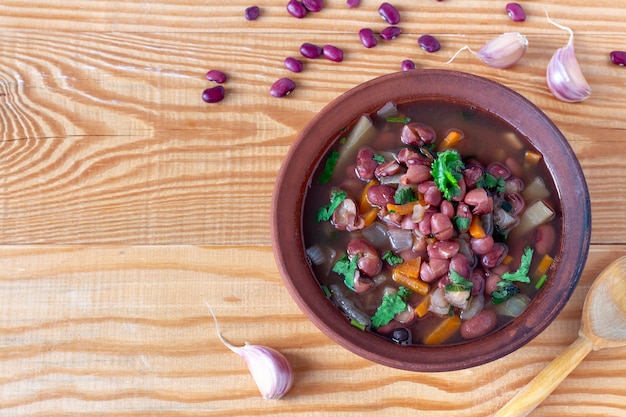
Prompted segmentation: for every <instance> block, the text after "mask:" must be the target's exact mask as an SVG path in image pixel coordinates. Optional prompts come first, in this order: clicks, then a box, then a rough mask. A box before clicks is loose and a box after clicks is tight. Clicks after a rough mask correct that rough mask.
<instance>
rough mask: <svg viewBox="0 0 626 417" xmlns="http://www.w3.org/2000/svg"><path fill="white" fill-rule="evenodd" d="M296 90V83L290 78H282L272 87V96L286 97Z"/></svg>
mask: <svg viewBox="0 0 626 417" xmlns="http://www.w3.org/2000/svg"><path fill="white" fill-rule="evenodd" d="M294 88H296V83H294V82H293V81H292V80H291V79H289V78H280V79H278V80H276V82H275V83H274V84H272V87H271V88H270V94H271V95H272V96H274V97H278V98H281V97H285V96H288V95H289V94H291V92H292V91H293V90H294Z"/></svg>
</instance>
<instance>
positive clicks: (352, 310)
mask: <svg viewBox="0 0 626 417" xmlns="http://www.w3.org/2000/svg"><path fill="white" fill-rule="evenodd" d="M329 289H330V295H331V297H332V299H333V301H334V302H335V304H336V305H337V307H339V309H340V310H341V311H343V312H344V313H345V315H346V316H347V317H348V318H349V319H350V320H356V321H357V322H358V323H359V324H361V325H363V326H365V327H368V326H369V325H370V324H371V320H370V318H369V316H368V315H367V314H365V313H363V312H362V311H361V310H359V309H358V308H357V307H356V306H355V305H354V303H353V302H352V300H350V299H348V298H346V297H345V296H344V295H343V293H342V292H341V289H339V286H338V285H336V284H331V285H330V287H329Z"/></svg>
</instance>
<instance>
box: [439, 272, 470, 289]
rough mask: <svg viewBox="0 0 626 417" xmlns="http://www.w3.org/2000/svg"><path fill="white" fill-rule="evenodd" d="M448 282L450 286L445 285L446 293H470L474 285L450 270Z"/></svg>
mask: <svg viewBox="0 0 626 417" xmlns="http://www.w3.org/2000/svg"><path fill="white" fill-rule="evenodd" d="M450 282H451V284H448V285H446V287H445V290H446V292H450V291H471V290H472V287H473V286H474V283H473V282H472V281H468V280H466V279H465V278H463V276H462V275H461V274H459V273H458V272H456V271H455V270H454V269H450Z"/></svg>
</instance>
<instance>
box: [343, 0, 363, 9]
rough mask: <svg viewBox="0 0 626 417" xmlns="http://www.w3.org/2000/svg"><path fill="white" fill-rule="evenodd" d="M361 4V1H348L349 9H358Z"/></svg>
mask: <svg viewBox="0 0 626 417" xmlns="http://www.w3.org/2000/svg"><path fill="white" fill-rule="evenodd" d="M360 3H361V0H346V6H348V7H349V8H353V7H357V6H358V5H359V4H360Z"/></svg>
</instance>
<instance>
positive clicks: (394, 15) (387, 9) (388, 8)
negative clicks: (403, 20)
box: [378, 2, 400, 25]
mask: <svg viewBox="0 0 626 417" xmlns="http://www.w3.org/2000/svg"><path fill="white" fill-rule="evenodd" d="M378 14H380V16H381V17H382V18H383V19H384V20H385V21H386V22H387V23H389V24H390V25H397V24H398V23H400V12H398V9H396V8H395V7H394V6H392V5H391V4H389V3H387V2H385V3H382V4H381V5H380V7H378Z"/></svg>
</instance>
